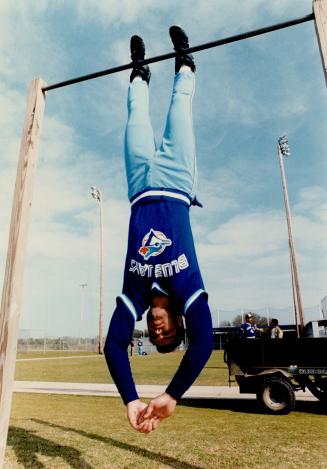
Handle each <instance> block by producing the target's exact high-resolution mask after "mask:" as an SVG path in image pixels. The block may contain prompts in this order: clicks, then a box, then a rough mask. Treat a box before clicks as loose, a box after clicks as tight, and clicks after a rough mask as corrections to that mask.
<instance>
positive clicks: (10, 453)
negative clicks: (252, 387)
mask: <svg viewBox="0 0 327 469" xmlns="http://www.w3.org/2000/svg"><path fill="white" fill-rule="evenodd" d="M326 434H327V419H326V415H321V407H320V405H319V403H318V402H298V403H297V404H296V408H295V411H294V412H292V413H291V414H289V415H287V416H267V415H263V414H258V413H256V405H255V402H254V401H250V400H234V401H233V400H222V399H219V400H202V401H201V400H189V401H186V402H184V404H183V405H179V406H178V407H177V409H176V411H175V413H174V415H173V416H172V417H171V418H170V419H167V420H166V421H165V422H163V423H162V424H161V426H160V427H159V429H158V430H156V431H155V432H153V433H152V434H150V435H142V434H139V433H137V432H135V431H134V430H133V429H131V428H130V427H129V426H128V423H127V420H126V417H125V408H124V406H123V405H122V403H121V400H120V399H118V398H103V397H85V396H83V397H76V396H58V395H33V394H16V395H14V400H13V411H12V417H11V423H10V430H9V437H8V446H7V452H6V464H5V468H6V469H22V468H34V469H68V468H76V469H82V468H84V469H116V468H117V469H118V468H125V469H128V468H131V469H132V468H133V469H147V468H153V469H157V468H159V469H161V468H162V469H163V468H175V469H210V468H217V469H219V468H221V469H233V468H238V469H247V468H262V469H265V468H267V469H268V468H278V469H280V468H282V469H289V468H293V469H299V468H305V469H308V468H315V469H326V467H327V465H326Z"/></svg>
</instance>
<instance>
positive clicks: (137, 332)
mask: <svg viewBox="0 0 327 469" xmlns="http://www.w3.org/2000/svg"><path fill="white" fill-rule="evenodd" d="M142 336H143V331H141V330H140V329H134V332H133V339H139V338H140V337H142Z"/></svg>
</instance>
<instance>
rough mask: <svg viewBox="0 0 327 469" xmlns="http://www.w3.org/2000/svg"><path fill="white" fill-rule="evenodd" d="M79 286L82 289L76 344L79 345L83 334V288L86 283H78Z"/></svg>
mask: <svg viewBox="0 0 327 469" xmlns="http://www.w3.org/2000/svg"><path fill="white" fill-rule="evenodd" d="M79 286H80V287H81V288H82V291H81V310H80V318H79V341H78V345H81V343H82V336H83V321H84V304H85V292H84V289H85V287H87V283H80V285H79Z"/></svg>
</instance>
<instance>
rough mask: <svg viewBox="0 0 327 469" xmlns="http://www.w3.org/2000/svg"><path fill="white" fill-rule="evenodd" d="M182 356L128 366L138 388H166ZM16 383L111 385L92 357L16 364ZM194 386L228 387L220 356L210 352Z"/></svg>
mask: <svg viewBox="0 0 327 469" xmlns="http://www.w3.org/2000/svg"><path fill="white" fill-rule="evenodd" d="M182 356H183V353H182V352H175V353H170V354H167V355H164V356H163V355H160V354H153V355H146V356H143V357H138V356H134V357H132V358H131V366H132V371H133V376H134V379H135V382H136V383H137V384H162V385H164V384H168V383H169V381H170V379H171V378H172V377H173V375H174V373H175V371H176V369H177V367H178V365H179V363H180V361H181V359H182ZM21 358H22V357H21ZM26 358H27V357H26ZM15 379H16V380H23V381H60V382H76V383H77V382H80V383H83V382H86V383H112V379H111V376H110V375H109V373H108V369H107V365H106V363H105V359H104V357H101V356H96V355H95V354H93V356H91V357H90V358H72V359H71V360H69V359H63V360H59V359H56V360H40V361H38V360H35V361H28V362H17V363H16V375H15ZM195 384H196V385H202V386H204V385H206V386H227V384H228V371H227V367H226V365H225V363H224V362H223V353H222V352H220V351H215V352H213V354H212V355H211V357H210V359H209V361H208V363H207V365H206V367H205V368H204V369H203V371H202V373H201V375H200V376H199V378H198V379H197V381H196V382H195Z"/></svg>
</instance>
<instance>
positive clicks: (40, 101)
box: [0, 78, 46, 468]
mask: <svg viewBox="0 0 327 469" xmlns="http://www.w3.org/2000/svg"><path fill="white" fill-rule="evenodd" d="M44 86H46V84H45V83H44V81H43V80H42V79H40V78H38V79H36V80H33V81H32V82H31V85H30V89H29V95H28V100H27V108H26V114H25V122H24V128H23V135H22V139H21V146H20V152H19V161H18V168H17V175H16V185H15V192H14V200H13V206H12V213H11V224H10V232H9V242H8V252H7V263H6V271H5V277H4V283H3V291H2V300H1V310H0V331H1V335H0V468H2V467H3V465H4V457H5V449H6V441H7V434H8V425H9V419H10V411H11V400H12V389H13V382H14V374H15V362H16V352H17V337H18V324H19V316H20V310H21V298H22V290H23V277H24V267H25V253H26V244H27V232H28V225H29V219H30V211H31V205H32V195H33V185H34V174H35V167H36V161H37V149H38V143H39V137H40V132H41V123H42V118H43V114H44V107H45V95H44V93H43V92H42V87H44Z"/></svg>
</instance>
